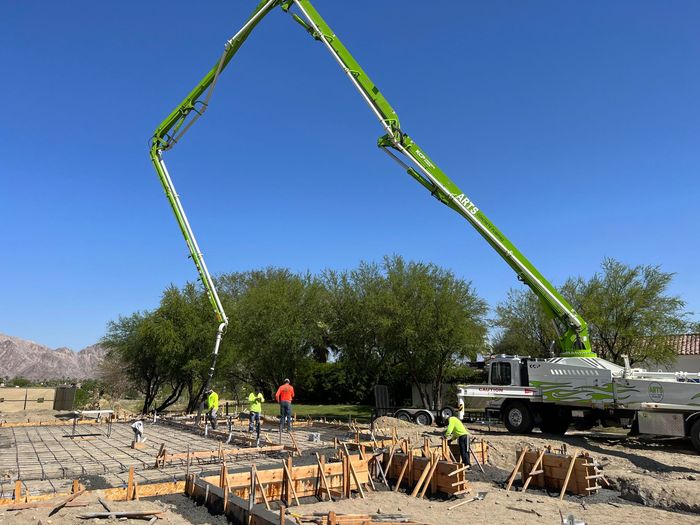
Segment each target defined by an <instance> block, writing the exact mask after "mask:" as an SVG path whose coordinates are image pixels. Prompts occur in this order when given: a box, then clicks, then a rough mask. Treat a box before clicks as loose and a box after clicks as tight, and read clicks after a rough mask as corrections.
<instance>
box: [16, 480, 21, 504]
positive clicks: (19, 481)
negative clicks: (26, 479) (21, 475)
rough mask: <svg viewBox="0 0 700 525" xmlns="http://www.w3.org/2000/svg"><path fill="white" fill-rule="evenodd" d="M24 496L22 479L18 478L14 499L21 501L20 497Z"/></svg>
mask: <svg viewBox="0 0 700 525" xmlns="http://www.w3.org/2000/svg"><path fill="white" fill-rule="evenodd" d="M21 497H22V481H21V480H19V479H18V480H17V481H15V493H14V500H15V501H19V499H20V498H21Z"/></svg>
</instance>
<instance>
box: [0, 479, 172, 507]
mask: <svg viewBox="0 0 700 525" xmlns="http://www.w3.org/2000/svg"><path fill="white" fill-rule="evenodd" d="M74 485H75V486H76V488H79V486H78V485H77V483H74ZM131 490H132V494H131V496H129V493H128V487H115V488H108V489H99V490H90V491H86V492H85V493H86V494H94V495H96V496H99V497H101V498H103V499H106V500H108V501H128V500H130V499H135V495H134V494H133V487H132V489H131ZM184 491H185V482H184V481H167V482H164V483H147V484H144V485H139V486H138V488H137V494H136V495H138V497H140V498H147V497H150V496H163V495H165V494H182V493H183V492H184ZM71 494H74V493H70V492H61V493H55V494H37V495H31V494H29V493H28V492H25V493H22V494H21V495H20V496H19V497H18V498H16V499H15V498H2V499H0V510H1V507H2V506H5V505H15V504H16V503H18V502H24V503H29V502H35V501H50V500H54V499H65V498H68V497H70V496H71Z"/></svg>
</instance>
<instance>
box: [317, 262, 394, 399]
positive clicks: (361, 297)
mask: <svg viewBox="0 0 700 525" xmlns="http://www.w3.org/2000/svg"><path fill="white" fill-rule="evenodd" d="M323 283H324V286H325V288H326V290H327V292H328V312H329V313H328V323H329V327H328V328H329V332H330V337H329V340H330V342H331V347H332V348H333V349H334V350H335V352H336V354H337V355H338V358H339V359H340V361H341V363H342V364H343V365H344V368H345V370H346V378H347V381H348V382H349V383H350V384H352V385H353V387H352V388H353V397H354V398H355V399H356V400H366V399H368V398H369V397H370V396H371V392H372V388H373V387H374V385H376V384H378V383H379V381H380V378H383V380H384V381H385V382H388V381H387V379H388V377H387V376H388V375H390V374H389V372H390V371H391V369H392V365H393V364H394V361H393V357H394V356H392V355H390V352H389V348H388V346H387V344H386V332H387V329H388V327H389V325H390V324H391V312H390V311H389V308H388V287H387V283H386V280H385V279H384V276H383V275H382V273H381V270H380V268H379V266H378V265H377V264H375V263H365V262H362V263H360V265H359V267H358V268H357V269H355V270H351V271H344V272H336V271H333V270H326V271H325V272H324V274H323Z"/></svg>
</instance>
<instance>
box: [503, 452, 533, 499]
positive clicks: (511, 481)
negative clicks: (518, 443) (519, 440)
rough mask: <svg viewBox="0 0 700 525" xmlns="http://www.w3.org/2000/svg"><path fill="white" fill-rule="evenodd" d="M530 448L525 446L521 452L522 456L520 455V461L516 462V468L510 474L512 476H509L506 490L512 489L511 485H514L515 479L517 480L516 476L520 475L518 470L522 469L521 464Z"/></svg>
mask: <svg viewBox="0 0 700 525" xmlns="http://www.w3.org/2000/svg"><path fill="white" fill-rule="evenodd" d="M527 451H528V449H527V448H524V449H523V450H522V451H521V452H520V456H518V461H517V463H516V464H515V468H514V469H513V473H512V474H511V475H510V478H508V485H507V486H506V492H508V491H509V490H510V487H511V486H512V485H513V481H515V476H517V475H518V472H519V471H520V465H522V464H523V460H524V459H525V454H527Z"/></svg>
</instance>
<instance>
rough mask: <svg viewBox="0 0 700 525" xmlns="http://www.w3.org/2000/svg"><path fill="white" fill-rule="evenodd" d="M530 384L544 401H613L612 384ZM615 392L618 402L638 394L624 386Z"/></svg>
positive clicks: (541, 382) (544, 382) (549, 382)
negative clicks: (540, 393)
mask: <svg viewBox="0 0 700 525" xmlns="http://www.w3.org/2000/svg"><path fill="white" fill-rule="evenodd" d="M530 384H531V385H532V386H536V387H538V388H540V390H541V391H542V397H543V398H544V399H545V400H546V401H615V397H614V395H613V383H607V384H606V385H605V386H593V385H580V386H573V385H572V384H571V383H556V382H551V381H531V382H530ZM616 391H617V400H618V401H623V400H625V399H628V398H629V397H630V395H631V393H632V392H639V390H638V389H637V388H634V387H628V386H624V385H617V388H616ZM625 394H626V395H625Z"/></svg>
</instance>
